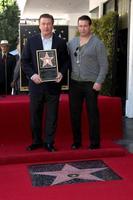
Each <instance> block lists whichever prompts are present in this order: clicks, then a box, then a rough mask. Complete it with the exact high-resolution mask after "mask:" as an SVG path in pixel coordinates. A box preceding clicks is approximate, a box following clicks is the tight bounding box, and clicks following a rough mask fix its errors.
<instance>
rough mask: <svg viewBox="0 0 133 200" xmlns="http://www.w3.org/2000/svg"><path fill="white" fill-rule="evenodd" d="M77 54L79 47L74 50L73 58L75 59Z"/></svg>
mask: <svg viewBox="0 0 133 200" xmlns="http://www.w3.org/2000/svg"><path fill="white" fill-rule="evenodd" d="M78 53H79V47H77V48H76V50H75V52H74V56H75V57H77V55H78Z"/></svg>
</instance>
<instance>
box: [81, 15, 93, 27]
mask: <svg viewBox="0 0 133 200" xmlns="http://www.w3.org/2000/svg"><path fill="white" fill-rule="evenodd" d="M79 20H86V21H88V22H89V25H91V24H92V21H91V18H90V17H89V16H88V15H82V16H81V17H79V18H78V22H79Z"/></svg>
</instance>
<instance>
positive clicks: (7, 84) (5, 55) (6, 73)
mask: <svg viewBox="0 0 133 200" xmlns="http://www.w3.org/2000/svg"><path fill="white" fill-rule="evenodd" d="M0 48H1V52H0V95H9V94H11V91H12V88H11V82H12V79H13V71H14V68H15V64H16V59H15V56H13V55H11V54H10V53H9V52H8V51H9V43H8V41H7V40H1V42H0Z"/></svg>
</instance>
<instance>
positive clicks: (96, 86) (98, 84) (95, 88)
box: [93, 83, 102, 91]
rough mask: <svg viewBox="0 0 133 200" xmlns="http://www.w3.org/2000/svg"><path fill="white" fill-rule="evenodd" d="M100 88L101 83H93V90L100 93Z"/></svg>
mask: <svg viewBox="0 0 133 200" xmlns="http://www.w3.org/2000/svg"><path fill="white" fill-rule="evenodd" d="M101 88H102V84H101V83H94V85H93V89H94V90H96V91H100V90H101Z"/></svg>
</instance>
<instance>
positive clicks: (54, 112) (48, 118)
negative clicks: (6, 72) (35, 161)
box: [30, 92, 59, 144]
mask: <svg viewBox="0 0 133 200" xmlns="http://www.w3.org/2000/svg"><path fill="white" fill-rule="evenodd" d="M58 105H59V94H57V95H51V94H49V93H48V92H44V93H41V94H36V95H34V94H30V112H31V128H32V137H33V143H36V144H38V143H42V142H43V143H49V144H53V143H54V138H55V131H56V126H57V117H58ZM44 108H45V111H46V112H45V117H44V115H43V113H44V112H43V111H44ZM43 119H45V120H44V122H43ZM42 123H44V124H42ZM43 126H44V135H45V139H42V127H43Z"/></svg>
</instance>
